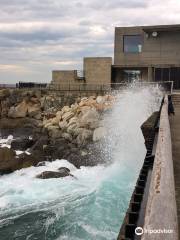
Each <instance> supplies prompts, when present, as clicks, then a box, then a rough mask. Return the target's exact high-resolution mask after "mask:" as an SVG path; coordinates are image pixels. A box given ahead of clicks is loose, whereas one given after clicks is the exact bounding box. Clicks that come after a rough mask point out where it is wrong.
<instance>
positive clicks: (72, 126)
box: [67, 123, 77, 135]
mask: <svg viewBox="0 0 180 240" xmlns="http://www.w3.org/2000/svg"><path fill="white" fill-rule="evenodd" d="M76 129H77V124H76V123H74V124H71V125H70V126H69V127H68V128H67V133H69V134H71V135H74V132H75V131H76Z"/></svg>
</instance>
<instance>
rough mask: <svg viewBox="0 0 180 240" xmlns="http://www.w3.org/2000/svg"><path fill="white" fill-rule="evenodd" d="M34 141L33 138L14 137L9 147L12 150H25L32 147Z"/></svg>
mask: <svg viewBox="0 0 180 240" xmlns="http://www.w3.org/2000/svg"><path fill="white" fill-rule="evenodd" d="M34 143H35V142H34V140H33V139H29V138H19V139H14V140H12V142H11V148H12V149H13V150H20V151H25V150H26V149H28V148H30V147H32V146H33V144H34Z"/></svg>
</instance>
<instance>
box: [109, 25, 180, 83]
mask: <svg viewBox="0 0 180 240" xmlns="http://www.w3.org/2000/svg"><path fill="white" fill-rule="evenodd" d="M133 71H134V72H135V73H136V74H137V75H138V77H139V79H140V80H142V81H174V86H175V87H176V88H180V25H162V26H141V27H116V28H115V45H114V65H113V66H112V81H113V82H121V81H125V80H126V79H127V78H128V74H130V73H131V74H132V72H133Z"/></svg>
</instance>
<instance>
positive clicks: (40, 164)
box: [36, 162, 46, 167]
mask: <svg viewBox="0 0 180 240" xmlns="http://www.w3.org/2000/svg"><path fill="white" fill-rule="evenodd" d="M44 166H46V162H39V163H38V164H37V165H36V167H44Z"/></svg>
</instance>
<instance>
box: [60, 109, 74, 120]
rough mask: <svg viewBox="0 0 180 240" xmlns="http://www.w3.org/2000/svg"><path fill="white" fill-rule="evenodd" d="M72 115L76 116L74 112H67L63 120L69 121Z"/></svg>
mask: <svg viewBox="0 0 180 240" xmlns="http://www.w3.org/2000/svg"><path fill="white" fill-rule="evenodd" d="M72 117H74V112H71V111H69V112H66V113H64V114H63V115H62V119H63V121H69V120H70V119H71V118H72Z"/></svg>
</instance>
